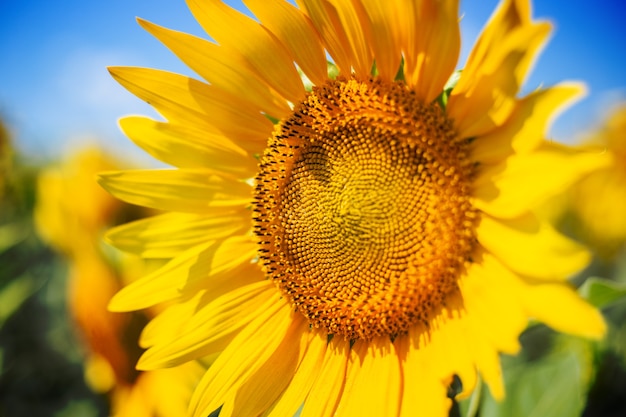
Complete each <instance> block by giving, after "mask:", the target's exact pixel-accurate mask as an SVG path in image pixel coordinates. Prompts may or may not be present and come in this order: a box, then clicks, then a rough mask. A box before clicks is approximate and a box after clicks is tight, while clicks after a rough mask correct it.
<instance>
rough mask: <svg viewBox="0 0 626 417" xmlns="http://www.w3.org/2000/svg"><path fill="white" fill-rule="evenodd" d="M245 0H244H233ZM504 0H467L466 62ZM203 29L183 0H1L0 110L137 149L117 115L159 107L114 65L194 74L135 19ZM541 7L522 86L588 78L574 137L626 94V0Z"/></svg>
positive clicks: (61, 134)
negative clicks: (548, 26)
mask: <svg viewBox="0 0 626 417" xmlns="http://www.w3.org/2000/svg"><path fill="white" fill-rule="evenodd" d="M227 3H232V4H234V5H236V6H238V7H241V3H240V2H239V1H227ZM497 3H498V2H497V1H496V0H462V2H461V13H462V15H463V19H462V30H463V56H462V58H461V61H460V63H459V66H461V65H462V63H463V60H464V57H465V56H466V55H467V51H468V50H469V48H470V47H471V45H472V44H473V42H474V40H475V38H476V36H477V35H478V33H479V31H480V29H481V28H482V26H483V25H484V23H485V22H486V20H487V19H488V17H489V16H490V14H491V12H492V10H493V9H494V8H495V6H496V4H497ZM135 16H140V17H142V18H145V19H147V20H150V21H153V22H155V23H158V24H160V25H163V26H166V27H170V28H173V29H177V30H181V31H185V32H188V33H192V34H196V35H199V36H206V35H205V34H204V33H203V32H202V30H201V29H200V27H199V25H198V24H197V23H196V22H195V21H194V19H193V17H192V15H191V13H190V12H189V11H188V9H187V7H186V5H185V4H184V1H183V0H107V1H89V2H88V1H84V0H81V1H79V0H59V1H54V2H53V1H50V0H0V57H1V59H2V64H1V65H0V115H1V116H2V118H3V119H4V120H5V122H6V123H7V124H8V125H9V127H10V129H11V130H12V132H13V133H14V138H15V142H16V144H17V146H18V147H19V148H20V149H21V150H22V151H23V152H24V153H27V154H28V155H32V157H34V158H35V157H36V158H50V157H54V156H55V155H58V154H59V152H63V151H65V150H67V149H68V148H69V147H70V146H75V145H76V144H80V143H81V142H85V141H88V140H92V139H97V140H98V141H99V142H100V143H102V144H103V145H104V146H105V147H107V148H108V149H111V150H114V151H116V152H118V153H120V154H123V155H126V156H128V155H134V156H138V155H140V152H138V151H136V150H135V149H134V147H133V146H132V145H130V143H129V141H128V140H127V139H125V138H124V136H123V135H122V134H121V133H120V132H119V130H118V128H117V119H118V118H119V117H121V116H123V115H126V114H131V113H135V114H137V113H139V114H148V115H154V114H155V113H154V112H153V111H152V109H151V108H150V107H149V106H148V105H147V104H144V103H142V102H141V101H139V100H138V99H136V98H134V97H133V96H132V95H131V94H130V93H127V92H126V91H125V90H124V89H123V88H122V87H120V86H119V85H117V84H116V83H115V82H114V81H113V80H112V79H111V78H110V76H109V74H108V72H107V71H106V66H107V65H137V66H147V67H153V68H161V69H166V70H170V71H175V72H179V73H184V74H188V75H193V74H192V73H191V72H190V71H189V70H188V69H187V68H186V67H184V66H183V65H182V64H181V63H180V62H179V61H178V60H177V59H176V58H175V57H174V56H173V55H171V54H170V52H169V51H168V50H167V49H165V47H163V46H162V45H161V44H159V42H158V41H156V40H155V39H153V38H152V37H151V36H150V35H149V34H147V33H146V32H144V31H143V30H142V29H141V28H140V27H139V26H138V25H137V24H136V22H135ZM534 16H535V17H537V18H547V19H549V20H550V21H552V22H553V23H554V25H555V30H554V32H553V35H552V39H551V41H550V43H549V44H548V46H547V47H546V48H545V50H544V52H543V54H542V56H541V57H540V59H539V61H538V62H537V65H536V66H535V70H534V72H533V74H532V75H531V77H530V78H529V79H528V81H527V83H526V85H525V90H527V91H528V90H532V89H534V88H536V87H537V86H539V85H552V84H555V83H557V82H559V81H562V80H582V81H585V82H586V84H587V85H588V87H589V89H590V94H589V95H588V97H587V98H586V99H585V100H583V101H582V102H580V103H579V104H577V105H575V106H574V107H572V108H571V109H570V110H568V111H567V112H566V113H565V114H563V115H562V116H561V117H560V118H559V119H557V121H556V123H555V124H554V126H553V128H552V130H551V132H550V135H551V136H552V137H553V138H555V139H557V140H561V141H567V140H571V138H572V137H574V136H576V135H577V134H579V133H580V132H582V131H585V130H588V129H590V128H591V127H592V126H594V124H596V123H597V122H598V121H599V118H600V117H601V115H602V114H603V112H604V111H605V110H606V109H607V108H610V107H611V106H614V105H615V104H616V103H618V102H620V101H626V78H625V75H626V74H625V72H626V70H625V68H626V47H625V46H624V45H626V24H624V22H626V2H624V1H623V0H596V1H594V2H589V1H588V0H570V1H556V0H536V1H535V2H534Z"/></svg>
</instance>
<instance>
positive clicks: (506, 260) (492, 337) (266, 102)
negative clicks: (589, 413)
mask: <svg viewBox="0 0 626 417" xmlns="http://www.w3.org/2000/svg"><path fill="white" fill-rule="evenodd" d="M245 3H246V5H248V7H249V8H250V9H251V11H252V12H253V13H254V14H255V15H256V17H257V18H258V21H259V22H260V24H259V23H258V22H257V21H255V20H252V19H249V18H247V17H245V16H244V15H242V14H240V13H238V12H236V11H234V10H233V9H231V8H229V7H228V6H226V5H225V4H223V3H222V2H220V1H217V0H189V1H188V5H189V7H190V9H191V11H192V12H193V13H194V15H195V16H196V18H197V20H198V21H199V23H200V24H201V25H202V26H203V27H204V29H205V30H206V31H207V33H208V34H209V35H210V36H211V37H212V38H213V39H215V41H216V42H217V43H218V44H219V46H218V44H214V43H211V42H209V41H206V40H203V39H200V38H196V37H193V36H190V35H187V34H184V33H180V32H176V31H172V30H168V29H165V28H162V27H159V26H157V25H154V24H152V23H148V22H145V21H140V24H141V25H142V26H143V27H144V28H145V29H146V30H148V31H149V32H150V33H152V34H153V35H154V36H156V37H157V38H158V39H159V40H161V41H162V42H163V43H164V44H165V45H166V46H167V47H168V48H170V49H171V50H172V51H173V52H174V53H175V54H177V55H178V56H179V57H180V58H181V59H182V60H183V61H184V62H185V63H187V64H188V65H189V67H190V68H191V69H193V70H194V71H195V72H196V73H198V74H199V75H200V76H202V77H204V78H205V79H206V80H207V81H208V83H204V82H201V81H197V80H195V79H192V78H189V77H185V76H181V75H176V74H172V73H169V72H164V71H158V70H152V69H145V68H111V72H112V74H113V76H114V77H115V78H116V79H117V80H118V81H119V82H120V83H121V84H122V85H123V86H125V87H126V88H127V89H128V90H129V91H131V92H132V93H134V94H135V95H137V96H138V97H139V98H141V99H143V100H145V101H147V102H149V103H151V104H152V105H153V106H154V107H155V108H156V109H157V110H158V111H159V112H160V113H161V115H162V116H164V117H165V118H166V119H167V121H166V122H161V121H155V120H152V119H149V118H145V117H128V118H125V119H123V120H122V121H121V126H122V129H123V130H124V132H125V133H126V134H127V135H128V136H129V138H131V139H132V140H133V141H134V142H136V143H137V144H138V145H139V146H141V147H142V148H144V149H145V150H146V151H147V152H149V153H150V154H152V155H153V156H155V157H156V158H158V159H160V160H161V161H163V162H165V163H168V164H170V165H173V166H174V167H176V168H177V169H167V170H143V171H121V172H109V173H105V174H102V176H101V182H102V184H103V186H104V187H105V188H106V189H107V190H109V191H110V192H111V193H113V194H114V195H116V196H118V197H119V198H121V199H123V200H125V201H128V202H130V203H133V204H138V205H143V206H147V207H151V208H155V209H160V210H165V211H169V213H166V214H163V215H159V216H156V217H152V218H148V219H143V220H140V221H138V222H134V223H130V224H128V225H125V226H120V227H117V228H115V229H113V230H112V231H111V232H110V233H109V235H108V238H109V240H110V241H111V242H112V243H114V244H115V245H117V246H118V247H119V248H121V249H125V250H128V251H131V252H133V253H136V254H139V255H141V256H143V257H146V258H159V259H171V260H170V261H169V262H168V263H167V264H166V265H165V266H163V267H162V268H161V269H159V270H157V271H155V272H153V273H151V274H149V275H147V276H145V277H144V278H141V279H139V280H137V281H135V282H134V283H132V284H131V285H129V286H127V287H126V288H124V289H123V290H122V291H121V292H119V293H118V294H117V295H116V296H115V298H114V299H113V301H112V304H111V308H113V309H114V310H118V311H127V310H133V309H142V308H146V307H149V306H151V305H154V304H159V303H162V302H171V303H172V305H171V306H170V307H169V308H167V309H166V310H164V311H163V312H162V313H161V314H159V315H158V316H157V317H156V318H155V319H154V320H153V321H152V322H151V323H150V325H149V326H148V327H147V328H146V330H145V331H144V334H143V336H142V342H143V343H144V344H145V345H146V346H150V348H149V349H148V350H147V352H146V353H145V354H144V355H143V356H142V358H141V360H140V362H139V367H140V368H141V369H157V368H163V367H169V366H173V365H178V364H181V363H185V362H187V361H190V360H194V359H198V358H206V359H205V360H206V361H207V362H211V363H212V365H211V366H210V368H209V369H208V370H207V372H206V373H205V375H204V377H203V378H202V380H201V382H200V383H199V385H198V386H197V388H196V391H195V394H194V396H193V398H192V401H191V410H192V415H193V416H196V417H198V416H207V415H208V414H210V413H211V412H213V411H214V410H216V409H218V408H220V407H221V412H220V416H221V417H226V416H233V415H234V416H256V415H261V414H263V415H268V416H289V415H293V413H295V412H296V411H297V410H298V409H299V408H300V407H301V406H303V408H302V414H301V416H302V417H320V416H331V415H334V416H372V415H375V416H409V415H424V416H446V415H447V414H448V410H449V407H450V404H451V401H450V399H449V398H448V397H447V395H446V394H447V390H448V387H449V385H450V384H451V382H452V379H453V376H454V375H457V376H458V377H459V378H460V379H461V381H462V384H463V389H462V393H461V396H465V395H468V394H469V393H470V392H471V391H472V390H473V388H474V386H475V383H476V379H477V373H478V372H480V374H481V375H482V377H483V378H484V380H485V381H486V382H487V384H488V385H489V387H490V389H491V392H492V394H493V395H494V396H495V397H496V398H502V396H503V395H504V392H503V387H502V381H501V372H500V365H499V359H498V355H499V353H500V352H505V353H509V354H514V353H516V352H518V350H519V348H520V345H519V342H518V336H519V334H520V332H522V331H523V330H524V328H525V327H526V324H527V320H528V318H529V317H533V318H536V319H538V320H540V321H542V322H544V323H546V324H548V325H549V326H552V327H553V328H555V329H557V330H560V331H564V332H568V333H572V334H577V335H583V336H586V337H592V338H599V337H601V336H602V335H603V334H604V332H605V324H604V321H603V319H602V317H601V315H600V313H599V312H598V311H597V310H595V309H594V308H592V307H591V306H589V305H588V304H587V303H585V302H584V301H583V300H582V299H581V298H579V297H578V295H577V294H576V293H575V291H574V290H573V289H572V288H571V287H570V286H569V285H568V284H567V281H566V279H567V277H568V276H569V275H570V274H572V273H574V272H576V271H578V270H579V269H580V268H582V267H584V266H585V265H586V264H587V262H588V260H589V253H588V252H587V251H586V250H585V249H584V248H582V247H581V246H579V245H578V244H576V243H574V242H572V241H570V240H569V239H567V238H565V237H564V236H562V235H560V234H559V233H558V232H556V231H555V230H554V229H553V228H552V227H551V226H550V224H549V223H548V222H546V221H545V220H544V219H541V218H539V217H538V216H536V215H535V214H534V213H533V212H532V211H531V210H532V208H533V207H535V206H536V205H537V204H539V203H540V202H541V201H543V200H545V199H547V198H548V197H550V196H552V195H554V194H556V193H557V192H559V191H560V190H562V189H563V188H564V187H567V186H569V185H571V184H572V183H573V182H575V181H576V180H577V179H578V178H580V176H582V175H584V174H585V173H587V172H589V171H592V170H594V169H596V168H598V167H600V166H604V165H605V164H606V163H607V160H606V157H605V156H603V155H598V154H593V153H591V154H590V153H584V152H575V151H573V150H570V149H568V148H566V147H562V146H557V145H553V144H548V143H546V142H545V141H544V132H545V131H546V129H547V124H548V122H549V120H550V118H551V117H552V116H553V115H554V114H555V113H556V112H557V111H558V110H560V109H561V108H562V107H563V106H564V105H565V104H567V103H569V102H570V101H571V100H572V99H574V98H576V97H578V96H580V94H581V93H582V92H583V88H582V86H580V85H577V84H571V83H570V84H561V85H557V86H554V87H550V88H547V89H542V90H537V91H535V92H533V93H531V94H529V95H528V96H526V97H523V98H521V99H519V98H517V94H518V92H519V91H518V90H519V88H520V85H521V84H522V82H523V81H524V78H525V76H526V74H527V73H528V71H529V69H530V66H531V63H532V62H533V61H534V59H535V58H536V56H537V54H538V51H539V50H540V49H541V47H542V46H543V44H544V42H545V40H546V38H547V36H548V34H549V32H550V25H549V24H548V23H546V22H535V21H533V20H532V19H531V12H530V5H529V2H528V1H525V0H510V1H504V2H503V3H502V5H501V6H500V8H499V9H498V11H497V12H496V13H495V14H494V16H493V18H492V19H491V21H490V22H489V24H488V25H487V27H486V28H485V30H484V32H483V33H482V35H481V36H480V38H479V39H478V42H477V43H476V46H475V47H474V50H473V51H472V53H471V55H470V57H469V60H468V63H467V66H466V68H465V69H464V70H463V72H462V73H461V75H460V77H459V79H458V83H457V84H456V86H454V88H453V89H451V88H452V87H451V86H450V85H449V84H448V85H447V82H448V80H449V79H451V77H453V72H454V68H455V65H456V62H457V58H458V55H459V49H460V46H459V45H460V36H459V23H458V21H459V18H458V1H453V0H443V1H435V0H425V1H421V2H414V1H389V2H381V1H375V0H354V1H340V0H300V1H297V3H298V5H299V8H296V7H294V6H292V5H291V4H289V3H288V2H285V1H281V0H270V1H266V0H263V1H261V0H247V1H245ZM326 54H328V55H330V56H331V57H332V59H333V61H334V64H335V65H331V71H330V72H328V68H327V62H326ZM294 63H295V64H296V65H294ZM337 71H338V73H339V76H338V77H335V75H333V73H335V72H337ZM300 74H303V76H304V77H303V78H304V80H303V78H301V76H300ZM329 74H331V75H329ZM303 81H304V82H303ZM310 85H313V87H312V89H309V88H308V86H310ZM450 90H451V92H450ZM259 159H260V164H259ZM181 324H182V325H181Z"/></svg>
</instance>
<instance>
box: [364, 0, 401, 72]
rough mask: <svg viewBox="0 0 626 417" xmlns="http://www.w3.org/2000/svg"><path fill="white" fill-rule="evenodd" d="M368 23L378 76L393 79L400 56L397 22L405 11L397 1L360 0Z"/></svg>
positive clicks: (398, 66) (399, 32)
mask: <svg viewBox="0 0 626 417" xmlns="http://www.w3.org/2000/svg"><path fill="white" fill-rule="evenodd" d="M361 3H362V4H363V8H364V10H365V13H366V14H367V18H368V19H369V24H370V27H371V38H370V40H369V42H370V44H371V47H372V50H373V51H374V57H375V59H376V69H377V70H378V74H379V76H380V78H382V79H384V80H387V81H393V80H394V79H395V77H396V74H397V73H398V69H399V68H400V60H401V58H402V33H401V30H400V28H399V27H398V26H399V25H398V22H399V21H400V20H401V19H402V16H404V13H405V11H404V10H402V8H401V7H400V4H399V2H397V1H380V0H361Z"/></svg>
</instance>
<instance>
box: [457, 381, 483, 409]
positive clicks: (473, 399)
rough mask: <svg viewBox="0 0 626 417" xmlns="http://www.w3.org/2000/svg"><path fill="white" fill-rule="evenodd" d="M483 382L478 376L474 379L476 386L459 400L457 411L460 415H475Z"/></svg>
mask: <svg viewBox="0 0 626 417" xmlns="http://www.w3.org/2000/svg"><path fill="white" fill-rule="evenodd" d="M482 387H483V383H482V380H481V379H480V377H479V378H478V380H477V381H476V388H474V392H472V395H470V397H469V398H466V399H465V400H462V401H459V411H460V413H461V417H475V416H476V413H477V412H478V407H479V405H480V397H481V392H482Z"/></svg>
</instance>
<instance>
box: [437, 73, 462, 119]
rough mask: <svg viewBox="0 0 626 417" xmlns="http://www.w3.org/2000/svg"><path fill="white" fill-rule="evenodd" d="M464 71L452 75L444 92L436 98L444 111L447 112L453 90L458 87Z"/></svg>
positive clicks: (444, 87)
mask: <svg viewBox="0 0 626 417" xmlns="http://www.w3.org/2000/svg"><path fill="white" fill-rule="evenodd" d="M462 71H463V70H456V71H454V72H453V73H452V75H451V76H450V78H449V79H448V81H447V82H446V85H444V86H443V91H442V92H441V94H439V96H438V97H437V98H436V101H437V103H439V105H440V106H441V108H442V109H443V110H445V109H446V107H447V106H448V97H450V94H451V93H452V90H453V89H454V87H456V85H457V83H458V82H459V79H460V78H461V72H462Z"/></svg>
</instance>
